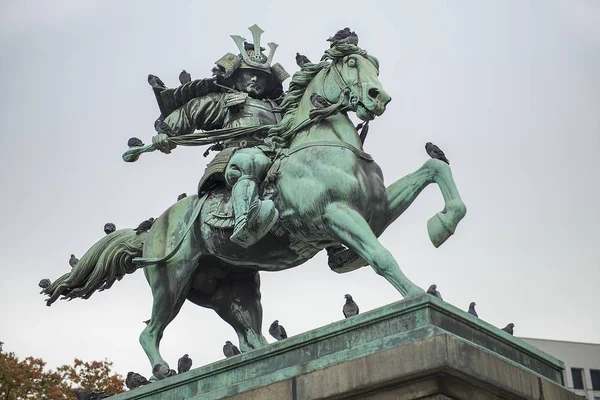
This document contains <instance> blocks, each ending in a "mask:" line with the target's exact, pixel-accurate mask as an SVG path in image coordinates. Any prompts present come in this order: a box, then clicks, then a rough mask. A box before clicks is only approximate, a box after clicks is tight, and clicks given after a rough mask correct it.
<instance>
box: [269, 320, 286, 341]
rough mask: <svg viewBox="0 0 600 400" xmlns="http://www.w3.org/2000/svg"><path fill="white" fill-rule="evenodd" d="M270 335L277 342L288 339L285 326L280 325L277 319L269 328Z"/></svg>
mask: <svg viewBox="0 0 600 400" xmlns="http://www.w3.org/2000/svg"><path fill="white" fill-rule="evenodd" d="M269 334H270V335H271V336H273V337H274V338H275V339H277V340H281V339H287V332H286V331H285V328H284V327H283V326H281V325H279V320H277V319H276V320H275V321H273V323H272V324H271V326H270V327H269Z"/></svg>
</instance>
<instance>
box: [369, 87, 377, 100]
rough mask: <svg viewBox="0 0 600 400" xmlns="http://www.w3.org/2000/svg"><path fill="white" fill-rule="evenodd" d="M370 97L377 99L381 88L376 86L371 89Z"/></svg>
mask: <svg viewBox="0 0 600 400" xmlns="http://www.w3.org/2000/svg"><path fill="white" fill-rule="evenodd" d="M369 97H371V98H372V99H376V98H377V97H379V90H377V89H375V88H373V89H369Z"/></svg>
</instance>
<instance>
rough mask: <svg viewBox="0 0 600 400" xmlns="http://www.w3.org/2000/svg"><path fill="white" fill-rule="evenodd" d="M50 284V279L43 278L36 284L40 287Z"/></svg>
mask: <svg viewBox="0 0 600 400" xmlns="http://www.w3.org/2000/svg"><path fill="white" fill-rule="evenodd" d="M51 284H52V281H50V279H48V278H44V279H42V280H41V281H40V283H38V286H39V287H41V288H42V289H46V288H47V287H49V286H50V285H51Z"/></svg>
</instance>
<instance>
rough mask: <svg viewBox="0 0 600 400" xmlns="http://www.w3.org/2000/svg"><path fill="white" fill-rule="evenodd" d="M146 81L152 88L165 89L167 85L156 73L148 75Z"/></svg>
mask: <svg viewBox="0 0 600 400" xmlns="http://www.w3.org/2000/svg"><path fill="white" fill-rule="evenodd" d="M148 83H149V84H150V86H152V88H153V89H166V88H167V85H165V83H164V82H163V81H161V80H160V78H159V77H158V76H156V75H152V74H150V75H148Z"/></svg>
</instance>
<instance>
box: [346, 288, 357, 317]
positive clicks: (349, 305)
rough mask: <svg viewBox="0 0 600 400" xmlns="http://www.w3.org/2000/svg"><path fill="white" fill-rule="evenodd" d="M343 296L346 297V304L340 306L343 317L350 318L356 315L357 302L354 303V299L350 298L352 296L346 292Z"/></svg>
mask: <svg viewBox="0 0 600 400" xmlns="http://www.w3.org/2000/svg"><path fill="white" fill-rule="evenodd" d="M344 298H345V299H346V304H344V307H342V312H343V313H344V317H346V318H350V317H352V316H354V315H358V312H359V309H358V304H356V303H355V302H354V300H352V296H350V295H349V294H346V295H344Z"/></svg>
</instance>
